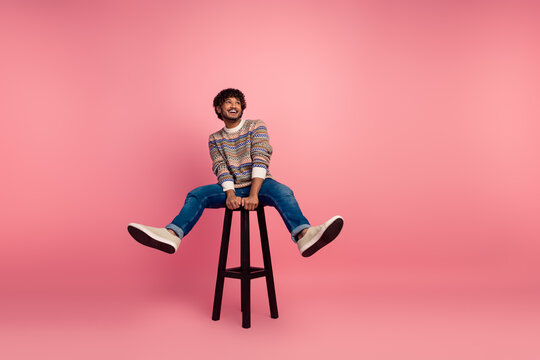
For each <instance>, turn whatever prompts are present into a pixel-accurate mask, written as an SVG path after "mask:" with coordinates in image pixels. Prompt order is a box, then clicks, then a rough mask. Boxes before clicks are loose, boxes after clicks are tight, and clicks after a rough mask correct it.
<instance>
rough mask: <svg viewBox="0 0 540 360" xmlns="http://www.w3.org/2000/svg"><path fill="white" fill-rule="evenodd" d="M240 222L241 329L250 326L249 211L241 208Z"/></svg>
mask: <svg viewBox="0 0 540 360" xmlns="http://www.w3.org/2000/svg"><path fill="white" fill-rule="evenodd" d="M240 212H241V220H240V232H241V234H240V238H241V240H240V241H241V244H240V268H241V272H242V279H241V307H242V327H243V328H249V327H250V326H251V304H250V303H251V300H250V292H251V286H250V285H251V284H250V283H251V277H250V267H251V264H250V260H249V211H248V210H246V209H244V208H242V210H241V211H240Z"/></svg>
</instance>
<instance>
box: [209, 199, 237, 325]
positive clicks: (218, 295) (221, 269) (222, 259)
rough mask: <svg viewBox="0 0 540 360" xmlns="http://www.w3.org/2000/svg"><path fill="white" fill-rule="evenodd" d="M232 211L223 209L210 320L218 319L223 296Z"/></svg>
mask: <svg viewBox="0 0 540 360" xmlns="http://www.w3.org/2000/svg"><path fill="white" fill-rule="evenodd" d="M232 213H233V212H232V210H229V209H226V210H225V219H224V220H223V233H222V235H221V249H220V250H219V264H218V272H217V280H216V291H215V293H214V310H213V312H212V320H219V316H220V314H221V300H222V298H223V283H224V281H225V267H226V266H227V253H228V251H229V238H230V235H231V222H232Z"/></svg>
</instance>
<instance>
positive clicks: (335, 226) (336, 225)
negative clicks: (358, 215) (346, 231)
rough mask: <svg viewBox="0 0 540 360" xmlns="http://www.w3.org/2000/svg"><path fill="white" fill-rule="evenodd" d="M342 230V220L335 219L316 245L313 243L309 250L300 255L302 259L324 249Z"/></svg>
mask: <svg viewBox="0 0 540 360" xmlns="http://www.w3.org/2000/svg"><path fill="white" fill-rule="evenodd" d="M342 228H343V219H342V218H337V219H336V220H335V221H334V222H333V223H331V224H330V225H329V226H328V227H327V228H326V230H325V231H324V233H323V234H322V235H321V237H320V238H319V240H317V242H316V243H314V244H313V245H311V246H310V247H309V248H307V249H306V250H304V252H303V253H302V256H303V257H309V256H311V255H313V254H315V253H316V252H317V251H319V250H320V249H321V248H322V247H324V246H325V245H327V244H329V243H330V242H332V240H334V239H335V238H336V237H337V236H338V235H339V233H340V232H341V229H342Z"/></svg>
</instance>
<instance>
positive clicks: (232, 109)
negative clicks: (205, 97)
mask: <svg viewBox="0 0 540 360" xmlns="http://www.w3.org/2000/svg"><path fill="white" fill-rule="evenodd" d="M216 111H217V112H218V113H219V114H220V115H221V117H222V118H223V120H224V121H226V120H228V121H237V120H240V119H241V118H242V113H243V110H242V103H241V102H240V100H239V99H237V98H235V97H230V98H227V99H225V102H223V104H221V106H216Z"/></svg>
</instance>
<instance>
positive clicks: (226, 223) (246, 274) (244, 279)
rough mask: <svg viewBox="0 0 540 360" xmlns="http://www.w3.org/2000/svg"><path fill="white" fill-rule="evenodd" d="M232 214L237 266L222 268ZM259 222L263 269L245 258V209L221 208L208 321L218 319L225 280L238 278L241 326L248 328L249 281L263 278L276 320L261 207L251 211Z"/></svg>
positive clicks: (269, 262)
mask: <svg viewBox="0 0 540 360" xmlns="http://www.w3.org/2000/svg"><path fill="white" fill-rule="evenodd" d="M233 211H240V238H241V239H240V241H241V242H240V266H238V267H234V268H229V269H226V268H225V267H226V265H227V253H228V251H229V238H230V235H231V222H232V214H233ZM255 211H257V219H258V220H259V232H260V234H261V250H262V255H263V261H264V268H261V267H254V266H251V265H250V256H249V254H250V253H249V210H246V209H244V208H242V207H241V208H238V209H236V210H230V209H228V208H225V219H224V220H223V234H222V236H221V250H220V251H219V265H218V272H217V281H216V291H215V294H214V311H213V313H212V320H219V316H220V313H221V300H222V298H223V284H224V281H225V278H226V277H229V278H235V279H240V281H241V284H240V286H241V294H240V295H241V308H242V327H243V328H249V327H250V326H251V300H250V292H251V279H255V278H258V277H262V276H266V288H267V291H268V302H269V303H270V317H272V318H273V319H276V318H277V317H278V310H277V302H276V290H275V288H274V275H273V273H272V261H271V259H270V246H269V245H268V232H267V230H266V218H265V216H264V205H261V204H259V206H258V207H257V208H256V209H255Z"/></svg>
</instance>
